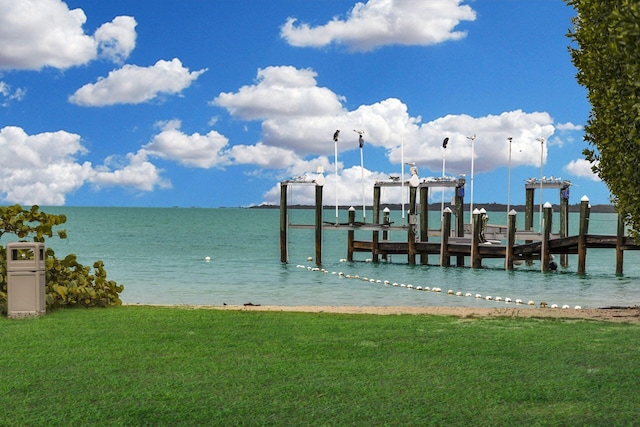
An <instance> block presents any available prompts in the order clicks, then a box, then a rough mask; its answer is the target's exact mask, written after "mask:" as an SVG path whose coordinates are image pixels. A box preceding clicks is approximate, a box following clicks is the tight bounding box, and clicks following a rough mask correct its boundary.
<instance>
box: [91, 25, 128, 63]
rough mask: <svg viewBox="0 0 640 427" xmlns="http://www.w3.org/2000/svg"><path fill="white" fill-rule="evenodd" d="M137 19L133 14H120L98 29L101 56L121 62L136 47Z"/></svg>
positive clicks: (96, 37) (96, 35) (97, 37)
mask: <svg viewBox="0 0 640 427" xmlns="http://www.w3.org/2000/svg"><path fill="white" fill-rule="evenodd" d="M136 25H137V23H136V20H135V19H133V17H131V16H118V17H116V18H115V19H114V20H113V21H112V22H107V23H106V24H102V25H101V26H100V28H98V29H97V30H96V33H95V39H96V41H97V42H98V47H99V49H100V56H102V57H105V58H107V59H110V60H112V61H113V62H118V63H121V62H122V61H124V60H125V59H127V58H128V57H129V54H130V53H131V51H132V50H133V49H134V48H135V47H136V36H137V35H136V31H135V28H136Z"/></svg>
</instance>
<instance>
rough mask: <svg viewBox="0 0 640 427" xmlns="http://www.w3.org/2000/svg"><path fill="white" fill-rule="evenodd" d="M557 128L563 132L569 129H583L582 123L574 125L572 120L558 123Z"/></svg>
mask: <svg viewBox="0 0 640 427" xmlns="http://www.w3.org/2000/svg"><path fill="white" fill-rule="evenodd" d="M556 129H558V130H559V131H562V132H567V131H574V130H575V131H577V130H582V126H581V125H574V124H573V123H571V122H567V123H558V124H556Z"/></svg>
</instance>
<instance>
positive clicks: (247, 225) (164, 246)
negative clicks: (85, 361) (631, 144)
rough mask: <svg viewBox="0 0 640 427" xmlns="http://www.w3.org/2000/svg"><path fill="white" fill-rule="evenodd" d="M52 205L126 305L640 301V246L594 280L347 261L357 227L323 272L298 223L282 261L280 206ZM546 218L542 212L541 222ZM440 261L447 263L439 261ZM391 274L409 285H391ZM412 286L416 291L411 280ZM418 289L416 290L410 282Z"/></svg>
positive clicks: (595, 268) (338, 239) (328, 247)
mask: <svg viewBox="0 0 640 427" xmlns="http://www.w3.org/2000/svg"><path fill="white" fill-rule="evenodd" d="M42 210H43V211H45V212H49V213H64V214H65V215H66V216H67V223H66V225H65V227H64V228H66V230H67V232H68V239H66V240H59V239H51V240H50V241H48V242H47V245H49V246H51V247H53V248H54V249H55V250H56V254H57V255H58V256H64V255H66V254H67V253H75V254H77V255H78V257H79V259H80V261H81V262H83V263H85V264H89V265H90V264H92V263H93V261H95V260H98V259H102V260H103V261H104V263H105V266H106V270H107V272H108V275H109V279H113V280H116V281H117V282H118V283H121V284H123V285H124V286H125V290H124V292H123V293H122V295H121V296H122V299H123V301H124V302H125V303H131V304H135V303H147V304H208V305H222V304H223V303H226V304H243V303H248V302H252V303H254V304H262V305H286V306H293V305H358V306H393V305H407V306H422V305H429V306H472V307H498V308H502V307H505V306H509V305H506V304H505V303H504V302H496V301H486V300H485V299H476V298H474V297H456V296H450V295H447V290H449V289H451V290H453V291H454V292H458V291H460V292H463V293H471V294H472V295H474V296H475V295H476V294H480V295H482V296H483V297H485V296H487V295H491V296H492V297H494V298H495V297H497V296H500V297H502V298H506V297H509V298H511V299H512V300H513V301H515V300H516V299H521V300H523V301H524V302H525V303H526V302H527V301H529V300H533V301H535V302H536V303H538V302H540V301H545V302H548V303H549V304H558V305H560V306H562V305H564V304H567V305H570V306H571V307H573V306H575V305H580V306H582V307H603V306H612V305H624V306H628V305H639V304H640V262H639V261H640V258H639V257H640V252H632V251H628V252H626V253H625V262H624V273H625V274H624V275H623V276H616V275H615V251H614V250H603V249H590V250H589V251H588V255H587V274H586V275H584V276H579V275H577V274H576V265H577V258H576V257H575V256H570V257H569V267H568V268H566V269H562V268H559V270H558V271H556V272H550V273H542V272H540V271H539V264H538V263H535V264H534V265H533V266H531V267H526V266H520V267H518V268H517V269H516V270H514V271H505V270H504V269H503V268H502V266H503V260H483V266H484V268H482V269H471V268H455V267H451V268H441V267H439V266H436V265H427V266H422V265H415V266H410V265H408V264H407V262H406V256H398V255H396V256H393V257H392V259H391V262H384V263H379V264H373V263H370V262H366V259H367V258H369V257H370V256H371V255H370V254H366V253H359V254H355V258H356V261H355V262H353V263H346V262H341V259H344V258H346V256H347V253H346V243H347V233H346V232H345V231H337V230H336V231H333V230H325V231H324V235H323V255H322V256H323V265H322V267H323V269H325V270H326V273H323V272H321V271H312V270H311V268H313V267H315V265H314V264H313V262H311V261H308V260H307V258H308V257H312V256H314V251H315V243H314V231H313V230H298V229H290V230H289V263H288V264H281V263H280V247H279V244H280V241H279V215H280V213H279V211H278V210H277V209H241V208H237V209H235V208H233V209H232V208H228V209H198V208H192V209H183V208H166V209H161V208H85V207H55V208H53V207H51V208H43V209H42ZM358 214H360V212H358ZM313 215H314V211H313V210H294V211H291V212H290V221H291V222H292V223H306V224H312V223H313ZM340 215H341V221H343V220H344V221H346V217H347V213H346V212H341V213H340ZM430 215H431V216H430V224H431V226H432V227H437V224H438V222H439V213H438V212H432V213H430ZM342 216H344V218H342ZM489 216H490V223H492V224H504V223H505V214H501V213H495V212H489ZM371 217H372V216H371V214H368V215H367V218H369V219H370V218H371ZM325 219H326V220H328V221H333V220H334V219H335V211H334V210H331V209H328V210H326V211H325ZM391 220H392V221H394V222H395V223H396V224H399V223H401V222H402V218H401V214H400V212H392V214H391ZM536 221H537V217H536V218H534V224H537V222H536ZM523 222H524V215H523V214H520V215H518V224H519V227H520V228H522V225H523ZM554 223H555V227H554V230H556V229H557V224H558V223H559V220H558V219H557V218H554ZM577 226H578V216H577V214H571V217H570V233H571V234H575V233H576V232H577ZM615 230H616V216H615V215H614V214H595V213H594V214H591V221H590V233H592V234H615ZM393 233H397V234H396V235H394V234H393ZM393 233H392V235H391V239H398V240H400V239H402V240H404V239H405V237H404V235H401V233H400V232H393ZM370 235H371V234H370V233H366V232H362V233H361V234H356V238H361V239H368V238H370ZM5 240H6V239H5ZM3 243H4V242H3ZM206 257H210V261H206ZM431 262H433V263H436V262H437V260H436V257H433V258H432V261H431ZM467 264H468V262H467ZM338 273H343V275H340V274H338ZM345 275H350V276H356V275H358V276H359V277H360V279H348V278H345ZM363 278H367V279H369V280H373V281H374V282H373V283H372V282H370V281H364V280H362V279H363ZM385 280H388V281H389V282H390V283H394V282H395V283H397V284H398V285H399V286H395V287H394V286H390V285H389V286H385V285H384V284H383V282H384V281H385ZM377 281H380V283H377ZM403 284H404V285H405V287H402V286H400V285H403ZM409 284H411V285H412V286H413V287H414V289H408V288H407V287H406V285H409ZM417 286H422V287H426V286H429V287H440V288H442V292H441V293H434V292H424V291H417V290H415V287H417ZM510 306H512V307H513V306H514V304H513V303H511V304H510ZM523 307H524V306H523Z"/></svg>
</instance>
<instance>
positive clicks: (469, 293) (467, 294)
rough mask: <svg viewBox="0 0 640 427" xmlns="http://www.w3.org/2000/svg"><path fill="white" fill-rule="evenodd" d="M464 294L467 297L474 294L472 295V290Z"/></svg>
mask: <svg viewBox="0 0 640 427" xmlns="http://www.w3.org/2000/svg"><path fill="white" fill-rule="evenodd" d="M464 296H465V297H470V296H472V295H471V292H467V293H466V294H464Z"/></svg>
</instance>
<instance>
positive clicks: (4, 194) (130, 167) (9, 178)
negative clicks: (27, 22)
mask: <svg viewBox="0 0 640 427" xmlns="http://www.w3.org/2000/svg"><path fill="white" fill-rule="evenodd" d="M0 152H2V156H0V199H1V200H2V201H5V202H9V203H22V204H26V205H32V204H38V205H62V204H64V202H65V199H66V196H67V194H69V193H73V192H74V191H76V190H77V189H79V188H80V187H82V186H83V185H85V184H86V183H90V184H95V185H99V186H106V185H109V186H114V185H117V186H124V187H134V188H137V189H140V190H145V191H151V190H152V189H154V188H155V187H156V186H163V185H165V182H164V181H163V180H162V178H161V177H160V174H159V171H158V170H157V169H156V168H155V166H154V165H153V164H151V163H150V162H148V161H146V159H145V158H144V157H142V156H137V157H136V156H133V155H132V156H130V157H129V158H128V162H127V163H126V164H123V165H118V166H121V167H119V168H109V165H108V163H109V162H110V161H109V159H107V163H106V164H105V165H103V166H100V167H98V168H94V167H93V166H92V164H91V163H90V162H86V161H85V162H82V161H80V160H79V158H80V157H81V156H83V155H85V154H86V153H87V150H86V149H85V148H84V147H83V146H82V144H81V138H80V135H77V134H74V133H70V132H66V131H62V130H61V131H57V132H43V133H39V134H35V135H28V134H27V133H26V132H25V131H24V130H23V129H22V128H20V127H16V126H6V127H4V128H2V129H0ZM112 166H113V165H112Z"/></svg>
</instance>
